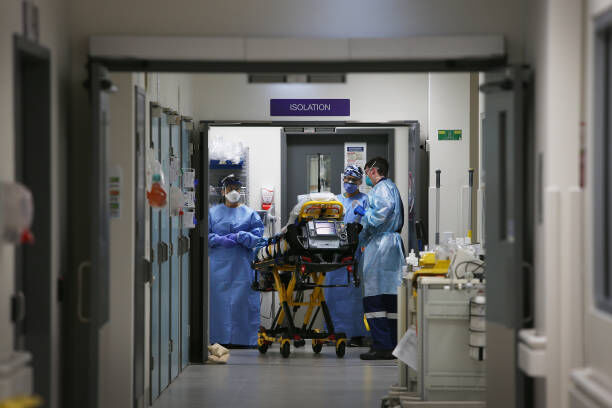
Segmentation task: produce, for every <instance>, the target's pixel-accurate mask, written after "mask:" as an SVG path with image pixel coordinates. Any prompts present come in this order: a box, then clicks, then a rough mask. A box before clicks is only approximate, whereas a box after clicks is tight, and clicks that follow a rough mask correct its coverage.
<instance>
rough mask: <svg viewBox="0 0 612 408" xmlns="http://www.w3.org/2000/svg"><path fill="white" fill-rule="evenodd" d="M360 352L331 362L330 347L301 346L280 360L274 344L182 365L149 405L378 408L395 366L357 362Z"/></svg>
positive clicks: (174, 407) (355, 350)
mask: <svg viewBox="0 0 612 408" xmlns="http://www.w3.org/2000/svg"><path fill="white" fill-rule="evenodd" d="M365 351H367V349H362V348H348V349H347V353H346V356H345V357H344V358H343V359H337V358H336V354H335V351H334V348H333V347H323V351H322V352H321V354H319V355H315V354H314V353H313V352H312V349H311V347H309V346H308V344H307V346H306V347H302V348H300V349H295V348H293V347H292V349H291V356H290V357H289V358H287V359H284V358H282V357H281V355H280V351H279V348H278V345H275V346H274V347H273V348H271V349H270V350H268V352H267V354H265V355H260V354H259V352H258V351H257V350H232V353H231V357H230V359H229V361H228V363H227V364H226V365H209V364H205V365H192V366H190V367H188V368H187V369H186V370H185V371H183V373H182V374H181V375H180V376H179V377H178V378H177V379H176V380H175V381H174V383H172V384H171V385H170V387H168V388H167V389H166V390H165V391H164V392H163V393H162V395H160V397H159V398H158V400H157V401H156V402H155V404H154V405H153V407H154V408H170V407H172V408H202V407H215V408H237V407H262V408H263V407H265V408H277V407H279V408H280V407H283V408H286V407H294V408H295V407H313V408H314V407H351V408H354V407H379V406H380V400H381V398H382V397H383V396H385V395H386V394H387V392H388V390H389V387H390V386H391V385H393V384H394V383H396V382H397V363H396V362H395V361H374V362H366V361H362V360H360V359H359V354H360V353H363V352H365Z"/></svg>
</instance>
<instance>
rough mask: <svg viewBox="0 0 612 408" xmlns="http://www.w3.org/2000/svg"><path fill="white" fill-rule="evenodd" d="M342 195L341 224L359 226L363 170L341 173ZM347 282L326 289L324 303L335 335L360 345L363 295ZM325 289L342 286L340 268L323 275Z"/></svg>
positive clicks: (348, 169)
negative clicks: (326, 286) (332, 323)
mask: <svg viewBox="0 0 612 408" xmlns="http://www.w3.org/2000/svg"><path fill="white" fill-rule="evenodd" d="M342 176H343V185H344V191H345V193H344V194H340V195H338V196H337V199H338V201H340V202H341V203H342V205H343V206H344V222H345V223H347V224H348V223H351V222H359V220H358V218H359V216H358V215H356V214H355V212H354V210H355V208H357V207H358V206H361V207H363V208H367V207H368V196H367V195H365V194H363V193H362V192H360V191H359V186H360V185H361V183H362V180H363V170H362V169H361V168H360V167H358V166H353V165H351V166H347V167H346V168H345V169H344V172H343V173H342ZM352 282H353V280H352V279H351V281H350V285H349V286H348V287H337V288H326V289H325V300H326V302H327V306H328V307H329V311H330V314H331V317H332V321H333V322H334V329H335V331H336V332H339V333H345V334H346V336H347V337H348V338H349V339H350V341H349V345H351V346H360V345H362V342H363V338H364V337H365V336H367V334H368V332H367V330H366V328H365V325H364V323H363V294H362V289H361V287H358V288H356V287H355V286H354V285H353V283H352ZM325 284H326V285H346V284H347V271H346V268H341V269H338V270H336V271H333V272H329V273H327V275H326V277H325Z"/></svg>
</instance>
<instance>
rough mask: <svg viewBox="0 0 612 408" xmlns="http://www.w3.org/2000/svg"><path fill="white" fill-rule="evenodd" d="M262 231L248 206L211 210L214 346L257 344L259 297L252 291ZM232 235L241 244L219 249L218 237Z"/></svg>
mask: <svg viewBox="0 0 612 408" xmlns="http://www.w3.org/2000/svg"><path fill="white" fill-rule="evenodd" d="M240 231H242V232H240ZM263 231H264V225H263V223H262V222H261V219H260V218H259V215H258V214H257V213H256V212H255V211H253V210H252V209H250V208H249V207H247V206H244V205H241V206H239V207H236V208H230V207H228V206H226V205H225V204H219V205H216V206H214V207H212V208H211V209H210V210H209V211H208V247H209V255H210V342H211V343H220V344H236V345H249V346H253V345H256V344H257V330H258V329H259V326H260V312H259V309H260V294H259V293H258V292H255V291H253V290H252V289H251V283H252V282H253V277H254V271H253V269H251V261H252V260H253V255H254V252H253V248H255V246H256V245H257V243H258V242H259V240H260V239H261V237H262V235H263ZM231 233H237V234H238V242H239V244H237V245H236V246H234V247H231V248H224V247H222V246H220V245H219V242H218V241H219V237H221V236H225V235H228V234H231Z"/></svg>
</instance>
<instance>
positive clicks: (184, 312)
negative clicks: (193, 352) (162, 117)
mask: <svg viewBox="0 0 612 408" xmlns="http://www.w3.org/2000/svg"><path fill="white" fill-rule="evenodd" d="M192 129H193V122H192V121H188V120H183V121H182V122H181V166H182V167H183V168H184V169H187V168H191V156H190V154H189V150H190V149H189V143H190V142H189V138H190V134H191V131H192ZM182 217H183V216H181V220H180V221H181V226H182ZM181 235H182V236H183V237H184V238H183V239H184V240H185V241H186V242H189V229H187V228H182V230H181ZM190 269H191V264H190V263H189V251H187V252H184V253H183V255H182V256H181V370H182V369H184V368H185V367H187V365H188V364H189V334H190V331H189V291H190V286H189V273H190Z"/></svg>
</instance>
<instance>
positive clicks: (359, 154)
mask: <svg viewBox="0 0 612 408" xmlns="http://www.w3.org/2000/svg"><path fill="white" fill-rule="evenodd" d="M367 148H368V144H367V143H360V142H347V143H344V167H345V168H346V166H351V165H355V166H359V167H361V169H362V170H363V168H364V167H365V164H366V162H367ZM340 185H341V186H342V183H340ZM370 189H371V188H370V187H369V186H367V185H366V183H365V176H364V180H363V183H362V184H361V186H359V191H361V192H362V193H366V194H367V193H368V192H369V191H370ZM342 192H343V193H344V186H343V187H342Z"/></svg>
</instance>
